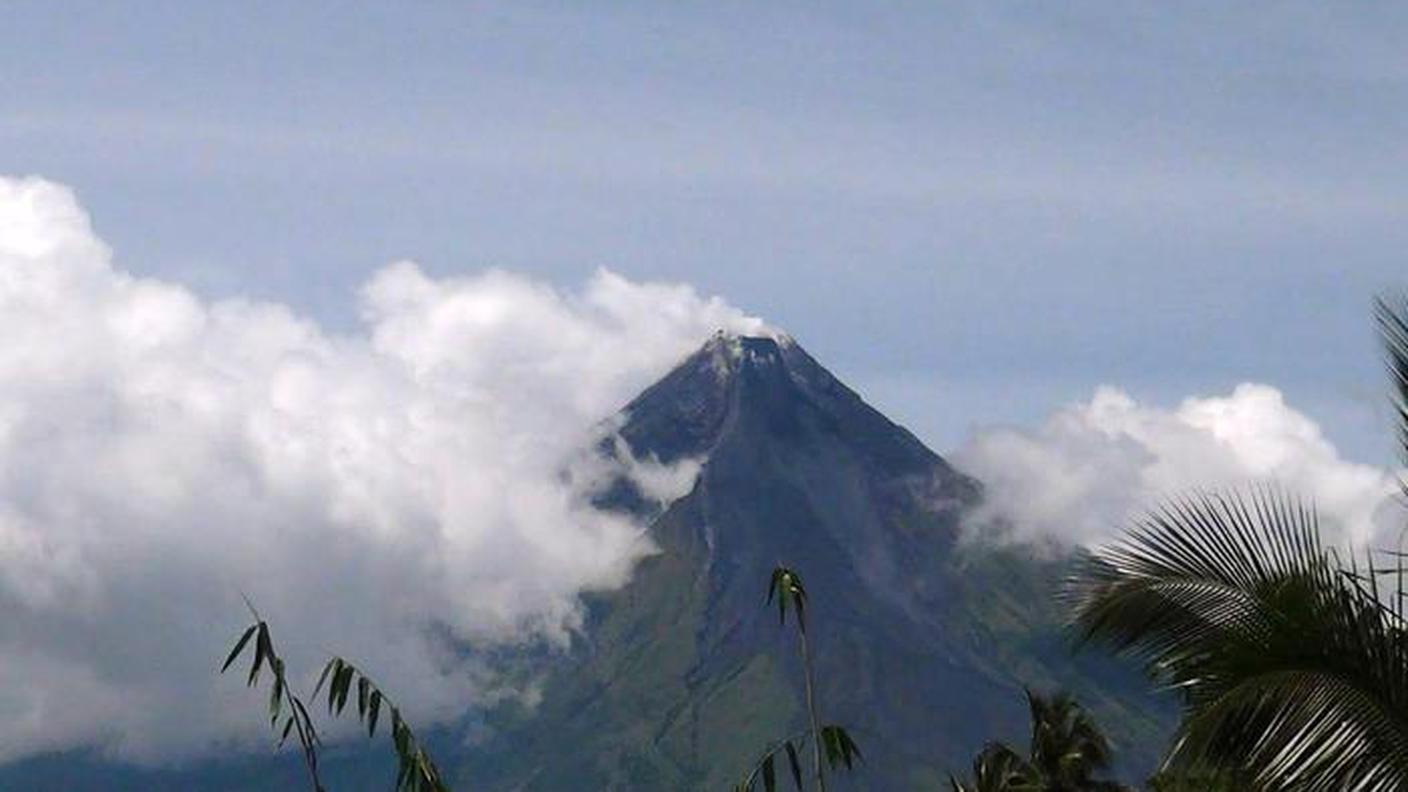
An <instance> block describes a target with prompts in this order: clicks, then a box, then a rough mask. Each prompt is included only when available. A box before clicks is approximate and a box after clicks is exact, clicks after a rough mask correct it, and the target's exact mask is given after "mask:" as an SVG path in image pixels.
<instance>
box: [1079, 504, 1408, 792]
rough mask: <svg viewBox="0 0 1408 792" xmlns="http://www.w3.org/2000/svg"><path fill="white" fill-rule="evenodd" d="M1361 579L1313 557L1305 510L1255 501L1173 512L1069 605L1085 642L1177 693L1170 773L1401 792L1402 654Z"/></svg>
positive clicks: (1406, 673)
mask: <svg viewBox="0 0 1408 792" xmlns="http://www.w3.org/2000/svg"><path fill="white" fill-rule="evenodd" d="M1371 570H1372V562H1371ZM1368 579H1369V580H1370V581H1376V580H1377V576H1376V575H1374V574H1372V572H1371V574H1370V575H1369V576H1368ZM1363 580H1364V578H1363V577H1362V576H1358V575H1356V574H1354V571H1353V570H1346V569H1345V568H1344V567H1343V566H1342V564H1341V563H1340V562H1339V561H1338V558H1337V556H1336V555H1335V554H1333V553H1331V552H1329V551H1327V550H1326V549H1325V548H1323V547H1322V546H1321V543H1320V539H1319V531H1318V521H1317V518H1316V515H1315V512H1314V510H1313V509H1311V508H1310V507H1308V506H1307V505H1306V504H1304V503H1302V502H1300V501H1297V500H1295V499H1294V498H1291V497H1288V496H1286V495H1283V494H1281V493H1280V492H1278V491H1276V490H1273V489H1265V488H1264V489H1258V490H1255V491H1252V492H1250V493H1247V494H1239V493H1235V492H1232V493H1203V494H1194V495H1189V496H1185V497H1183V498H1180V499H1177V500H1174V501H1171V502H1169V503H1168V504H1166V505H1165V506H1164V507H1162V508H1160V509H1158V510H1156V511H1154V512H1153V513H1151V514H1150V515H1149V516H1147V517H1146V518H1145V519H1143V520H1142V521H1140V522H1139V523H1138V524H1137V525H1136V526H1135V527H1134V528H1133V529H1132V530H1131V531H1130V532H1129V533H1128V534H1127V536H1126V537H1125V539H1124V540H1123V541H1121V542H1119V543H1117V544H1115V545H1113V546H1111V547H1108V548H1105V549H1102V550H1099V551H1096V552H1095V553H1092V554H1090V555H1088V556H1087V557H1086V558H1085V559H1084V561H1083V562H1082V563H1081V564H1080V565H1079V566H1078V568H1077V570H1076V572H1075V574H1074V576H1073V578H1072V579H1071V581H1070V583H1069V586H1068V589H1067V591H1068V595H1069V596H1070V597H1071V599H1072V604H1073V606H1074V618H1073V622H1074V627H1075V629H1076V632H1077V633H1078V636H1079V637H1080V639H1081V640H1082V641H1086V642H1099V643H1103V644H1106V645H1109V646H1112V647H1113V648H1115V649H1116V650H1117V651H1119V652H1122V653H1124V654H1128V655H1132V656H1134V657H1137V658H1139V659H1141V660H1142V661H1144V663H1145V665H1146V668H1147V670H1148V671H1149V673H1150V674H1151V676H1153V677H1154V678H1155V679H1157V680H1159V681H1161V682H1163V683H1164V684H1166V685H1168V686H1170V687H1172V688H1174V689H1176V690H1178V691H1179V692H1180V693H1181V695H1182V698H1183V700H1184V704H1185V718H1184V722H1183V725H1182V728H1181V730H1180V732H1179V734H1178V738H1177V741H1176V743H1175V745H1174V748H1173V749H1172V750H1171V751H1170V753H1169V755H1168V757H1167V766H1168V767H1178V768H1184V767H1192V768H1203V769H1206V768H1209V767H1217V766H1227V765H1228V764H1234V765H1239V766H1244V767H1246V768H1248V770H1249V771H1251V772H1252V773H1253V776H1254V777H1255V778H1256V779H1257V780H1258V781H1259V782H1260V783H1265V784H1273V783H1276V784H1280V783H1286V782H1288V780H1294V781H1295V786H1294V787H1293V788H1295V789H1308V790H1318V789H1326V790H1329V789H1365V790H1378V789H1385V790H1387V789H1400V788H1408V640H1405V634H1404V631H1403V629H1402V623H1401V621H1400V620H1397V619H1394V618H1392V616H1391V613H1390V612H1388V611H1386V610H1385V608H1384V606H1383V603H1382V602H1381V601H1380V599H1379V592H1378V591H1377V589H1375V588H1374V586H1376V585H1377V583H1372V584H1371V585H1369V586H1365V585H1362V581H1363ZM1273 788H1274V787H1273Z"/></svg>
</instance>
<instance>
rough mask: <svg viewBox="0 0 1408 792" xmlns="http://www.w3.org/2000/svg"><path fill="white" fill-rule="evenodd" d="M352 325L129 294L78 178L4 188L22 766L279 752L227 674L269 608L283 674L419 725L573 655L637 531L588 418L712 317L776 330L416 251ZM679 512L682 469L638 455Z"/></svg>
mask: <svg viewBox="0 0 1408 792" xmlns="http://www.w3.org/2000/svg"><path fill="white" fill-rule="evenodd" d="M361 308H362V317H363V320H364V322H363V326H362V327H361V329H360V330H359V331H357V332H354V333H351V334H345V335H338V334H333V333H330V332H328V331H326V330H324V329H322V328H320V327H319V326H318V324H317V323H316V322H314V321H312V320H311V319H309V318H308V317H306V316H302V315H300V314H299V313H298V312H297V311H296V310H295V309H293V308H291V307H289V306H286V305H281V304H278V303H269V302H252V301H245V300H238V299H232V300H220V301H207V300H203V299H202V298H200V297H199V296H197V295H195V294H193V293H191V292H190V291H188V290H187V289H185V288H183V287H181V286H180V285H178V284H174V283H169V282H162V281H158V280H153V279H148V278H142V277H136V276H134V275H131V274H128V273H126V272H124V271H122V270H120V269H118V268H116V267H115V266H114V265H113V263H112V256H111V254H110V251H109V250H108V249H107V247H106V246H105V245H104V244H103V242H102V241H101V240H100V239H98V238H97V236H96V235H95V234H94V232H93V231H92V229H91V228H90V225H89V219H88V217H87V215H86V214H85V212H84V211H83V209H82V208H81V207H80V206H79V205H78V203H77V201H76V200H75V198H74V196H73V194H72V193H71V192H70V191H69V190H68V189H66V188H64V187H62V186H60V185H56V184H53V183H50V182H46V181H43V180H40V179H35V178H28V179H3V178H0V612H3V613H4V614H5V617H4V618H3V619H0V761H4V760H10V759H14V758H16V757H20V756H25V755H30V754H34V753H37V752H43V751H51V750H61V749H67V748H73V747H94V748H97V749H99V750H102V751H105V752H108V753H110V754H113V755H116V756H119V757H122V758H126V759H135V760H162V759H165V758H169V757H173V756H181V755H190V754H198V753H200V752H203V751H206V750H210V749H211V748H212V747H215V746H217V745H230V744H235V745H250V744H259V743H251V741H252V740H256V739H257V740H263V739H267V737H268V732H267V727H266V724H265V723H264V721H263V720H262V719H261V718H260V716H259V714H258V713H259V711H260V708H261V702H260V701H259V697H258V696H254V695H251V694H249V693H248V692H247V691H245V690H243V688H242V680H239V679H235V678H233V677H223V678H219V679H217V678H216V677H215V676H214V671H215V668H216V667H217V666H218V664H219V661H220V659H221V655H222V654H223V652H224V650H225V649H226V648H228V646H229V645H230V641H231V639H232V637H233V636H234V635H236V634H237V633H238V631H239V629H240V628H241V627H242V626H243V625H244V624H245V623H246V622H247V620H248V618H247V617H248V614H247V613H246V612H245V610H244V607H243V605H242V604H241V599H240V593H241V592H247V593H248V594H249V596H250V597H251V599H252V600H253V601H254V602H255V603H256V604H257V605H258V607H259V608H260V609H261V611H262V613H263V614H264V615H265V616H266V617H267V618H268V619H269V620H270V622H271V623H272V625H273V627H274V630H275V637H276V639H277V640H279V641H280V642H281V648H282V650H283V651H284V653H285V654H286V655H287V657H288V660H289V663H290V666H291V668H293V669H310V670H313V671H316V668H317V665H318V664H319V663H320V662H321V660H322V659H323V658H325V657H326V653H327V652H328V651H336V652H339V653H342V654H344V655H345V656H347V657H349V658H353V659H354V660H355V661H357V662H360V663H361V664H363V665H364V667H365V668H366V670H367V671H368V672H369V673H371V674H373V675H374V676H376V677H378V678H379V679H380V681H381V682H382V683H383V684H384V686H385V687H386V688H387V690H388V691H390V692H392V693H393V695H395V696H397V697H398V698H399V699H400V701H401V703H402V704H403V706H404V708H405V709H406V710H407V711H408V713H409V715H410V717H411V718H413V719H415V720H417V721H420V722H422V723H427V724H428V723H430V722H437V721H440V722H443V721H446V720H449V719H452V718H454V717H456V716H457V715H459V714H461V713H462V712H463V711H464V710H465V709H466V708H467V707H468V706H470V705H471V704H472V703H473V702H476V701H484V700H486V699H487V698H492V697H493V696H495V695H507V694H511V693H512V691H502V690H499V689H498V686H499V684H500V680H498V679H496V678H495V677H494V676H492V675H490V674H488V673H487V672H486V671H485V670H484V668H483V667H481V666H479V665H477V664H476V663H475V662H474V661H472V660H466V659H465V657H464V653H463V652H462V651H461V649H462V647H463V646H464V645H467V644H468V645H473V646H476V647H494V646H502V645H506V644H519V643H523V642H533V641H542V640H546V641H556V642H561V641H563V640H565V639H566V638H567V636H568V635H569V634H570V631H571V630H572V629H573V628H574V627H576V626H577V625H578V624H579V619H580V612H579V603H578V596H579V594H580V593H582V592H584V591H589V590H594V589H603V588H611V587H615V586H618V585H620V584H621V583H622V582H623V581H624V580H625V579H626V578H627V576H628V575H629V572H630V569H631V566H632V564H633V563H634V562H635V561H636V560H637V559H638V558H640V557H641V556H642V555H643V554H645V553H648V552H649V551H650V549H651V548H650V546H649V544H648V541H647V539H646V538H644V536H643V535H642V532H641V526H639V525H636V524H634V523H633V522H631V521H629V520H627V519H625V518H623V517H621V516H616V515H612V514H608V513H603V512H601V511H599V510H596V509H594V508H592V507H591V505H590V504H589V503H588V502H587V500H586V496H587V494H588V493H589V492H590V491H591V488H592V487H593V486H594V485H595V484H597V483H599V482H600V481H601V480H602V479H603V478H605V477H606V476H609V475H612V474H613V472H614V471H612V470H611V469H608V468H606V467H605V464H604V463H602V462H600V461H593V459H592V457H591V456H590V455H586V454H583V453H581V450H582V448H583V447H584V446H585V445H586V444H588V443H590V442H592V441H593V440H594V439H595V435H594V434H593V429H592V427H593V426H594V425H596V424H597V422H599V421H600V420H601V419H603V418H606V417H607V416H609V415H610V414H611V413H612V412H613V411H614V410H616V409H617V408H618V407H619V406H620V405H621V404H623V403H624V402H625V401H626V400H627V399H629V398H630V397H631V396H632V395H634V393H635V392H636V391H637V390H639V389H640V388H642V387H644V386H645V385H648V384H649V383H650V382H651V381H652V380H653V379H654V378H656V377H658V376H659V375H661V374H662V373H664V371H666V370H667V369H668V367H669V366H670V365H671V364H672V363H674V362H676V361H677V360H678V359H680V358H681V357H682V356H684V355H685V354H687V353H688V352H689V351H690V350H691V348H692V347H694V346H696V345H697V344H699V343H700V342H701V341H702V340H703V339H704V338H705V337H707V336H708V334H710V333H711V332H713V331H714V330H716V329H718V328H721V327H722V328H727V329H730V330H735V331H739V332H759V331H761V330H763V329H764V328H763V326H762V324H761V322H759V320H757V319H753V318H750V317H748V316H745V315H744V314H742V313H741V312H739V311H738V310H736V309H734V308H732V307H730V306H729V305H727V304H725V303H723V302H722V301H720V300H718V299H704V298H701V297H700V296H699V295H697V294H696V293H695V292H694V291H692V290H691V289H690V288H688V287H685V286H678V285H667V284H655V283H635V282H631V281H628V280H626V279H624V278H622V277H619V276H617V275H614V274H612V273H609V272H604V271H603V272H600V273H598V274H597V275H596V276H595V277H594V278H592V279H591V280H590V281H589V282H588V283H587V284H586V285H585V287H584V288H582V289H581V290H580V291H574V292H560V291H557V290H554V289H553V288H551V287H549V286H547V285H544V284H543V283H540V282H535V281H532V280H529V279H526V278H523V277H519V276H516V275H512V274H509V273H505V272H498V271H489V272H484V273H481V274H477V275H473V276H469V277H460V278H448V279H434V278H430V277H427V276H426V275H425V274H424V273H423V272H422V271H421V270H420V269H418V268H417V267H416V266H415V265H414V264H411V263H405V262H403V263H397V264H393V265H391V266H388V267H387V268H385V269H383V270H382V271H380V272H378V273H377V274H376V275H375V276H374V277H373V278H371V279H370V281H369V282H368V283H367V284H366V285H365V287H364V289H363V290H362V294H361ZM629 464H630V465H632V466H633V467H634V468H635V469H636V470H635V471H634V472H635V473H636V474H637V475H638V477H639V478H640V480H641V481H642V482H644V484H643V488H644V489H645V490H646V491H650V492H653V493H655V494H656V495H658V496H660V497H662V498H667V497H671V496H672V495H678V494H681V490H683V489H686V488H688V486H690V484H691V482H692V480H693V470H692V469H689V468H678V469H665V468H662V467H660V466H659V465H655V464H653V463H652V462H651V461H650V460H631V461H630V463H629Z"/></svg>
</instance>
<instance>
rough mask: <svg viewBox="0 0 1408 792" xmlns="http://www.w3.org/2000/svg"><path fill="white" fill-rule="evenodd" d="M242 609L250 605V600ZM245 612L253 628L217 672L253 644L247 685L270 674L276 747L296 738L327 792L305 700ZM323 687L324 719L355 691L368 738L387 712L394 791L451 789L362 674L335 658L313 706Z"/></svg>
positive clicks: (265, 629) (313, 778) (261, 625)
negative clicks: (394, 768)
mask: <svg viewBox="0 0 1408 792" xmlns="http://www.w3.org/2000/svg"><path fill="white" fill-rule="evenodd" d="M246 604H247V605H248V601H246ZM249 609H250V612H251V613H252V614H253V615H254V623H253V624H251V625H250V626H249V627H248V628H246V629H245V631H244V632H243V633H241V634H240V637H239V639H238V640H236V641H235V645H234V647H233V648H232V649H231V650H230V653H229V655H228V656H227V657H226V658H225V662H224V664H223V665H221V666H220V673H222V674H223V673H225V672H226V671H227V670H229V668H230V666H232V665H233V664H234V663H235V661H236V660H238V659H239V658H240V656H241V655H242V654H244V652H245V650H246V649H247V648H248V647H250V646H251V641H253V644H252V645H253V658H252V659H251V661H250V665H249V674H248V676H247V677H246V685H247V686H248V687H251V688H252V687H256V686H257V685H258V684H259V678H260V673H261V671H262V670H263V669H264V668H268V669H269V670H270V672H271V674H272V675H273V684H272V685H271V687H270V691H269V723H270V725H271V726H273V727H274V728H279V726H278V724H279V720H280V717H281V716H282V717H283V719H284V720H283V727H282V728H279V742H278V744H279V746H282V745H283V744H284V743H285V742H286V741H287V740H288V738H289V736H290V734H296V735H297V737H298V742H299V745H300V747H301V748H302V750H303V760H304V764H305V765H306V766H307V768H308V774H309V779H310V782H311V784H312V787H313V790H314V792H327V790H326V788H325V787H323V785H322V781H321V779H320V778H319V776H318V749H319V747H321V745H322V742H321V740H320V739H319V737H318V733H317V729H316V728H315V726H314V723H313V719H312V717H311V716H310V715H309V713H308V708H307V707H306V706H305V705H304V703H303V700H302V699H301V698H300V697H298V696H297V695H295V694H294V693H293V692H292V690H291V689H290V687H289V684H288V680H287V678H286V677H285V675H284V661H283V658H281V657H280V656H279V655H278V653H277V652H276V651H275V649H274V640H273V637H272V634H271V632H270V630H269V625H268V624H267V623H266V622H265V621H264V620H263V619H261V618H260V617H259V614H258V612H257V611H255V610H254V606H253V605H249ZM324 686H326V688H327V704H328V714H329V715H331V716H340V715H341V714H342V712H343V710H344V709H346V707H347V702H348V701H349V700H350V699H351V698H352V691H353V689H354V688H355V689H356V702H357V707H356V712H357V718H358V719H359V720H360V721H361V722H362V724H363V725H364V726H366V728H367V736H368V737H373V736H375V735H376V728H377V724H378V721H379V720H380V717H381V713H382V711H383V710H385V711H386V713H387V718H388V719H389V721H390V723H391V744H392V747H393V748H394V750H395V751H396V758H397V773H396V787H395V788H396V791H397V792H449V787H448V786H446V785H445V783H444V781H443V780H442V779H441V776H440V771H439V769H438V768H436V766H435V763H434V762H433V761H432V760H431V758H430V755H429V754H427V753H426V751H425V749H424V748H423V747H422V746H421V744H420V741H419V740H418V739H417V738H416V736H415V733H414V732H413V731H411V728H410V726H408V725H407V724H406V721H405V719H404V718H402V717H401V710H400V708H399V707H397V706H396V705H395V704H394V703H393V702H392V701H391V700H390V699H389V698H387V696H386V695H385V694H384V693H383V692H382V691H381V688H380V687H379V686H378V685H377V684H376V683H375V682H373V681H372V680H371V679H370V678H369V677H367V675H366V674H364V673H362V672H361V671H360V670H358V669H357V668H356V667H355V666H353V665H352V664H351V663H348V662H347V661H346V660H343V659H342V658H340V657H333V658H332V659H331V660H329V661H328V662H327V665H325V666H323V673H322V675H321V676H320V677H319V678H318V684H317V686H316V687H315V688H314V689H313V700H314V701H317V698H318V694H319V693H320V692H321V691H322V690H323V689H324Z"/></svg>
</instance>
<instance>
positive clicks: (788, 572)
mask: <svg viewBox="0 0 1408 792" xmlns="http://www.w3.org/2000/svg"><path fill="white" fill-rule="evenodd" d="M774 602H776V603H777V618H778V624H780V625H786V624H787V614H788V612H789V611H791V612H793V613H795V614H796V621H797V636H798V639H799V648H800V649H801V653H802V672H803V677H804V679H803V681H804V683H805V687H806V704H807V718H808V722H809V724H810V727H809V728H807V729H805V730H803V731H800V732H798V733H796V734H794V735H792V736H790V737H788V738H786V739H784V740H779V741H778V742H776V743H773V744H772V745H770V746H769V747H768V748H767V750H765V751H764V752H763V755H762V757H761V758H759V759H758V761H757V763H755V764H754V765H753V769H752V770H751V771H750V772H749V773H748V775H747V776H745V777H744V779H743V780H742V781H741V782H739V783H737V784H735V785H734V786H733V792H753V790H755V789H756V788H757V784H759V783H761V784H762V788H763V790H764V792H774V791H775V790H776V789H777V765H778V763H779V762H780V761H781V760H780V757H785V758H786V760H787V768H786V769H787V770H788V771H789V773H790V775H791V778H792V782H793V785H794V788H795V789H796V790H798V792H802V790H804V789H805V788H806V787H805V784H804V782H803V777H804V774H803V772H802V763H801V760H800V754H801V752H802V751H803V750H804V746H806V744H807V743H809V742H810V743H811V748H812V757H813V770H812V774H811V775H812V778H813V779H814V780H815V781H816V786H817V789H818V790H820V792H826V769H827V768H829V769H831V770H833V771H840V770H843V769H844V770H848V771H849V770H852V769H854V767H855V765H856V763H857V762H859V761H861V760H862V758H863V757H862V755H861V750H860V746H859V745H857V744H856V742H855V740H854V739H852V737H851V735H850V733H849V732H847V731H846V729H845V728H844V727H842V726H837V725H834V724H832V725H828V726H822V725H820V720H819V719H818V715H817V707H816V694H815V687H816V684H815V680H814V679H813V675H812V658H811V649H810V646H809V644H808V643H807V620H806V612H807V611H806V609H807V589H806V586H805V585H803V583H802V578H801V576H800V575H798V574H797V573H796V572H795V571H793V570H792V569H790V568H788V567H785V566H779V567H777V568H776V569H774V570H773V571H772V576H771V577H770V578H769V580H768V596H767V605H768V606H771V605H772V604H773V603H774ZM823 759H824V762H823Z"/></svg>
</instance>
